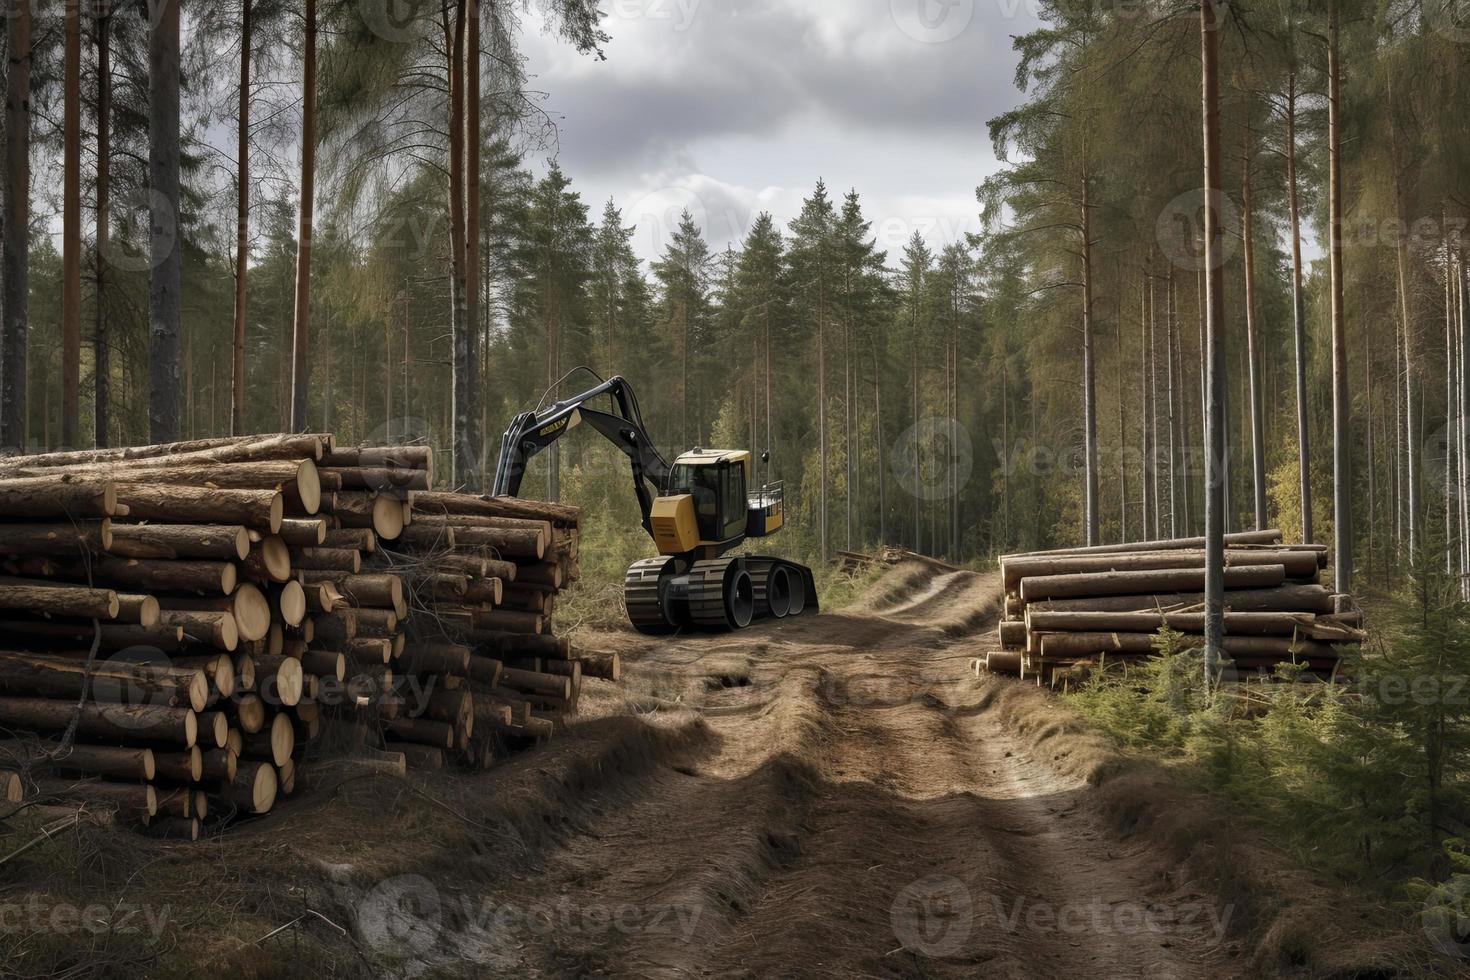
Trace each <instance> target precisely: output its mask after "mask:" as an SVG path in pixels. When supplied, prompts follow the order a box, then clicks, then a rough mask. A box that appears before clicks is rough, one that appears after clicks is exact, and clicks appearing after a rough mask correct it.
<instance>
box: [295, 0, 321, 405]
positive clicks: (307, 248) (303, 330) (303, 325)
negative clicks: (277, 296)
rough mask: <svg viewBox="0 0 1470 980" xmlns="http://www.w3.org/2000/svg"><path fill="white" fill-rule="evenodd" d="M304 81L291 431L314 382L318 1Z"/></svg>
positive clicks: (310, 3) (312, 0) (309, 25)
mask: <svg viewBox="0 0 1470 980" xmlns="http://www.w3.org/2000/svg"><path fill="white" fill-rule="evenodd" d="M305 3H306V30H305V34H304V37H303V39H302V41H303V50H302V60H301V68H302V81H301V201H300V214H299V221H298V225H297V232H296V300H295V308H294V312H293V315H292V328H291V330H292V332H291V337H292V340H291V431H293V432H305V431H306V396H307V386H308V383H309V382H310V379H311V364H310V362H309V360H308V358H309V357H310V346H311V238H312V228H313V225H312V213H313V207H314V204H315V199H316V30H317V25H316V0H305Z"/></svg>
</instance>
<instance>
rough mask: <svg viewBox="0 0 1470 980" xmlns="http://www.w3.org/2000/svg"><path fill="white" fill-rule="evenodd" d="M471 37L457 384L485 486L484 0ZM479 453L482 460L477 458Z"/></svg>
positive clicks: (471, 452) (468, 441)
mask: <svg viewBox="0 0 1470 980" xmlns="http://www.w3.org/2000/svg"><path fill="white" fill-rule="evenodd" d="M466 6H467V8H468V9H467V10H466V12H465V17H466V19H467V21H468V23H467V25H466V35H465V36H466V41H465V67H464V82H465V104H464V120H465V130H464V142H465V172H464V185H465V198H464V200H465V207H464V213H465V236H464V241H465V263H464V264H465V313H464V320H465V323H464V328H465V348H466V351H465V359H464V369H465V370H464V376H463V378H462V380H461V381H457V382H456V383H455V387H454V392H455V397H456V398H458V399H460V404H459V405H458V406H457V411H458V414H459V415H460V416H461V417H462V418H463V420H464V427H463V429H462V430H461V431H462V432H463V435H462V436H461V438H460V447H461V448H460V453H462V454H463V456H464V459H465V465H464V471H463V474H462V478H463V479H465V480H466V481H468V482H470V484H471V489H479V488H480V487H481V486H483V483H484V481H483V478H482V479H481V480H480V481H479V482H478V483H477V482H475V477H476V475H481V476H483V473H484V462H485V460H484V456H485V455H486V454H485V452H484V436H483V435H482V431H483V430H482V429H481V410H480V404H479V402H480V377H479V374H480V371H479V368H480V359H479V356H478V353H479V352H478V351H476V350H475V346H476V341H477V340H478V339H479V337H480V0H466ZM477 457H479V458H477Z"/></svg>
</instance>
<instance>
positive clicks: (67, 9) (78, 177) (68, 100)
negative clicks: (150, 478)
mask: <svg viewBox="0 0 1470 980" xmlns="http://www.w3.org/2000/svg"><path fill="white" fill-rule="evenodd" d="M62 18H63V20H64V21H65V25H64V30H63V34H64V38H65V40H64V45H63V46H64V48H65V53H64V54H63V57H62V61H63V69H62V77H63V85H62V98H61V101H62V109H61V119H62V122H61V131H62V153H61V158H62V164H61V442H62V445H64V446H65V447H66V448H68V449H77V448H79V439H80V435H81V433H80V431H79V429H80V422H81V408H82V405H81V395H82V0H64V3H63V5H62Z"/></svg>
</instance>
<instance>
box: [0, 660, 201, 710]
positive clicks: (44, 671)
mask: <svg viewBox="0 0 1470 980" xmlns="http://www.w3.org/2000/svg"><path fill="white" fill-rule="evenodd" d="M0 691H3V692H4V693H6V694H11V695H22V696H26V697H48V698H65V699H68V700H69V701H75V700H76V699H77V698H79V697H81V696H82V693H83V692H84V691H85V692H86V694H87V697H88V698H89V699H91V700H94V701H100V702H108V703H113V704H139V705H164V706H167V707H170V708H180V707H182V708H192V709H193V710H195V711H203V710H204V706H205V704H206V703H207V702H208V700H209V682H208V681H207V680H206V679H205V676H204V672H203V671H198V670H188V669H184V668H172V667H145V666H138V665H135V664H129V663H125V662H121V661H109V660H103V661H98V662H96V663H94V664H93V665H92V669H91V672H90V674H89V673H88V670H87V663H86V661H85V660H81V659H70V658H67V657H52V656H46V655H44V654H36V653H15V652H9V651H6V652H0Z"/></svg>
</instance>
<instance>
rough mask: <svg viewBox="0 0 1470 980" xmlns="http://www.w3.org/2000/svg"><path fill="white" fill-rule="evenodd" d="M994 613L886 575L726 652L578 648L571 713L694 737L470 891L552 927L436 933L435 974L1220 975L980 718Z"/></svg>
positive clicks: (919, 572) (1172, 892)
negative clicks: (984, 645) (614, 674)
mask: <svg viewBox="0 0 1470 980" xmlns="http://www.w3.org/2000/svg"><path fill="white" fill-rule="evenodd" d="M998 599H999V585H998V582H997V581H996V579H995V577H994V576H982V575H975V574H973V573H968V572H961V573H950V574H935V573H934V572H933V571H931V570H928V569H922V568H920V569H915V568H903V569H899V570H897V571H895V572H894V573H893V574H892V575H891V576H889V577H888V578H886V579H885V580H883V581H882V582H880V583H879V584H878V585H877V586H875V588H874V589H873V591H872V592H870V593H869V595H868V596H866V597H865V598H864V600H862V601H860V602H859V603H858V604H856V605H855V606H853V607H851V608H849V609H847V610H844V611H842V612H839V613H834V614H824V615H822V616H820V617H812V618H806V619H800V620H794V621H787V622H784V623H779V624H772V625H769V626H766V627H760V628H757V629H754V630H751V631H749V632H747V633H742V634H740V635H738V636H734V637H730V636H725V637H704V636H700V637H676V638H672V639H670V640H667V641H663V642H657V643H650V642H649V641H648V640H646V639H645V638H640V637H635V636H634V635H633V634H631V633H628V634H622V633H619V634H608V635H604V636H599V637H597V638H596V643H597V645H603V646H616V647H621V649H622V650H623V652H624V654H625V656H626V657H627V658H628V659H627V667H626V670H625V679H624V683H623V685H621V689H620V690H619V692H618V695H617V697H616V698H615V699H613V698H610V699H609V700H608V702H607V703H605V704H601V705H597V704H594V714H596V713H598V712H601V713H604V714H609V715H611V714H618V713H621V712H624V711H627V710H629V708H630V706H631V707H632V708H634V709H637V710H641V711H642V714H643V722H644V723H645V724H646V725H648V726H650V727H651V728H652V729H655V730H656V729H665V730H668V731H670V732H676V733H677V732H683V733H686V734H687V733H691V732H696V733H698V734H699V736H700V737H699V738H694V739H689V740H687V742H688V745H689V749H688V750H687V751H685V752H681V753H676V754H673V755H670V756H669V757H668V758H666V759H664V760H662V762H661V763H660V764H659V765H657V766H655V767H654V768H653V769H652V770H651V771H649V772H646V773H644V774H643V775H641V776H640V777H639V778H638V779H637V781H636V785H634V786H631V787H630V786H616V785H615V784H614V783H613V782H612V781H611V779H610V780H609V782H608V784H607V785H606V786H604V787H601V788H599V787H598V786H596V785H593V786H590V787H588V788H587V789H586V791H585V792H584V793H583V794H582V795H580V796H579V797H578V803H577V806H578V808H579V810H580V812H578V813H577V814H575V815H574V825H575V826H576V827H577V828H578V831H577V832H575V833H569V834H565V835H563V836H561V837H559V838H558V839H557V841H556V843H555V844H553V845H550V846H548V847H547V848H546V850H545V852H544V853H542V854H540V855H539V856H538V858H537V860H536V863H535V867H534V868H533V869H527V870H526V872H525V873H524V874H523V875H520V876H518V877H516V878H515V879H514V880H504V879H501V880H496V881H492V882H489V883H488V885H489V889H490V897H491V898H492V899H493V901H494V902H495V903H498V904H499V905H501V906H502V907H509V908H513V909H540V910H546V909H557V908H560V909H563V910H565V912H564V914H560V915H551V916H547V915H542V916H541V917H542V918H548V917H549V918H551V919H552V922H551V924H550V927H548V928H546V929H544V930H541V929H536V928H533V927H529V926H528V925H527V922H526V921H522V920H518V921H519V922H520V928H518V929H511V930H500V931H499V932H497V933H495V934H494V935H485V934H477V935H474V936H471V935H470V934H469V933H468V932H466V934H464V935H460V936H457V937H454V936H451V937H450V939H451V941H452V942H455V943H456V944H457V945H458V947H459V949H458V952H459V955H461V956H463V957H465V958H468V959H472V960H478V961H479V962H481V963H492V962H493V963H494V964H495V966H496V967H498V968H506V969H516V970H519V971H521V972H523V973H526V974H527V975H551V974H561V973H567V972H579V973H604V972H605V973H612V974H617V975H630V976H668V977H673V976H683V975H688V974H691V973H694V974H713V975H767V974H782V975H790V974H792V973H797V974H803V975H813V974H815V975H837V974H843V975H852V974H868V975H897V976H918V975H954V976H961V975H963V976H973V975H975V974H976V973H977V971H983V972H984V974H985V975H1001V976H1064V975H1067V974H1070V973H1081V974H1087V975H1103V976H1157V977H1165V976H1168V977H1190V976H1204V975H1211V976H1219V975H1222V974H1227V975H1228V973H1229V972H1230V968H1229V963H1228V961H1227V960H1226V959H1225V958H1224V956H1223V955H1222V953H1221V951H1220V949H1219V948H1218V943H1217V942H1215V937H1214V934H1213V933H1212V931H1211V930H1210V929H1209V928H1207V927H1206V926H1205V925H1204V924H1201V923H1196V922H1193V921H1181V919H1188V918H1190V916H1191V915H1192V914H1193V913H1192V912H1191V909H1193V907H1194V906H1195V905H1198V906H1200V907H1201V910H1202V911H1204V910H1206V907H1207V904H1208V903H1206V902H1205V901H1204V899H1203V897H1202V896H1199V895H1194V894H1192V893H1191V892H1190V891H1189V889H1187V888H1185V889H1176V888H1175V887H1173V885H1172V884H1171V882H1170V876H1169V873H1170V871H1171V870H1172V869H1170V868H1168V867H1164V866H1162V864H1161V862H1160V861H1159V860H1158V859H1157V858H1156V857H1155V856H1154V854H1155V852H1154V851H1152V850H1151V849H1150V848H1149V846H1148V842H1146V841H1134V842H1121V841H1119V840H1118V839H1117V838H1116V837H1115V836H1114V835H1112V834H1111V833H1110V832H1109V831H1108V830H1107V829H1106V827H1105V825H1104V822H1103V820H1102V818H1101V816H1100V815H1099V814H1097V813H1095V812H1093V811H1092V810H1090V809H1089V798H1088V788H1087V787H1086V786H1085V785H1084V784H1082V783H1081V781H1080V780H1079V779H1077V778H1075V777H1068V776H1063V775H1060V774H1058V772H1057V771H1056V770H1054V769H1052V768H1049V767H1048V765H1047V764H1046V760H1040V759H1035V758H1032V757H1030V756H1029V755H1028V745H1029V743H1026V742H1024V741H1023V740H1022V739H1021V738H1019V737H1017V736H1015V735H1014V734H1012V733H1011V732H1009V731H1008V730H1007V729H1006V728H1005V727H1004V726H1002V725H1001V724H1000V723H999V721H998V720H996V719H995V718H994V717H993V713H991V712H989V711H987V710H985V708H986V705H985V704H984V702H983V691H982V689H981V687H980V685H979V684H978V683H977V682H976V681H975V680H974V679H973V678H971V677H970V676H969V675H968V673H967V670H966V661H967V658H968V657H969V656H971V655H973V650H972V647H973V645H974V643H975V642H976V638H975V634H976V633H977V632H978V631H979V630H981V629H984V628H986V627H987V626H993V623H994V618H995V609H996V607H997V604H998ZM650 709H652V710H650ZM595 730H596V722H589V723H586V724H584V725H579V726H577V727H576V728H574V730H573V733H572V734H571V735H570V736H569V738H568V739H567V741H570V742H576V741H577V740H578V739H580V738H582V737H583V735H579V734H578V732H579V731H580V732H585V733H587V734H586V736H585V737H588V738H592V737H595V736H594V735H592V734H591V733H592V732H594V731H595ZM555 751H557V749H556V745H555V744H554V745H553V747H552V749H551V750H550V751H549V752H548V753H547V754H548V755H551V754H552V753H554V752H555ZM533 758H534V757H533ZM528 764H529V763H528ZM620 913H621V914H623V920H622V922H621V924H618V923H617V921H616V920H617V919H618V916H619V914H620ZM605 919H612V920H614V924H613V925H611V926H603V925H601V923H602V922H603V921H604V920H605ZM589 921H591V922H593V923H594V924H593V925H591V926H589V925H588V922H589Z"/></svg>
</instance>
